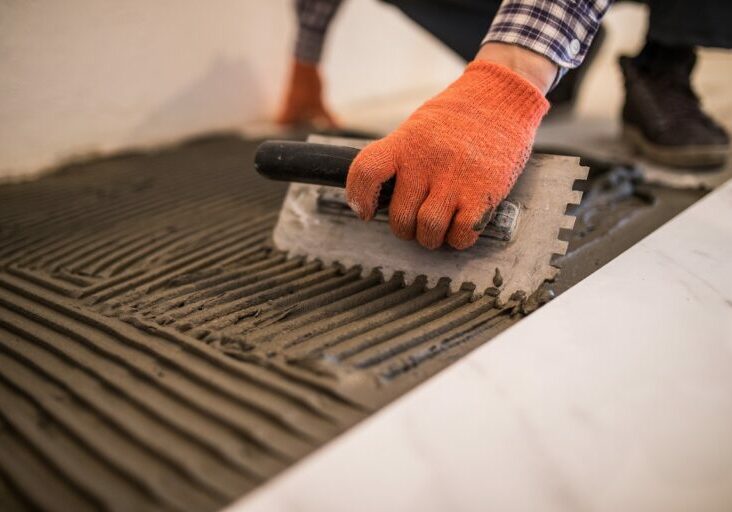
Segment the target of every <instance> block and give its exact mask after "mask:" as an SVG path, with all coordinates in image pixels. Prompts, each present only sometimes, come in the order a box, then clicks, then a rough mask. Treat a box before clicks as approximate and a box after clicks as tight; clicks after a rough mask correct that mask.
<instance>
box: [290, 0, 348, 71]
mask: <svg viewBox="0 0 732 512" xmlns="http://www.w3.org/2000/svg"><path fill="white" fill-rule="evenodd" d="M341 1H342V0H297V2H296V4H295V7H296V11H297V21H298V30H297V39H296V41H295V58H297V60H299V61H301V62H311V63H317V62H318V61H319V60H320V55H321V53H322V51H323V42H324V40H325V32H326V30H327V29H328V25H329V24H330V21H331V20H332V19H333V16H335V13H336V11H337V10H338V7H340V5H341Z"/></svg>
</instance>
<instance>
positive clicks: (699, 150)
mask: <svg viewBox="0 0 732 512" xmlns="http://www.w3.org/2000/svg"><path fill="white" fill-rule="evenodd" d="M622 137H623V141H625V143H626V144H628V145H629V146H630V147H631V148H633V149H634V150H635V151H637V152H638V153H640V154H642V155H644V156H646V157H648V158H649V159H651V160H653V161H655V162H658V163H659V164H663V165H668V166H670V167H717V166H720V165H723V164H724V163H725V162H726V161H727V159H728V158H729V145H726V144H723V145H714V146H711V145H710V146H700V145H689V146H683V147H669V146H660V145H658V144H654V143H653V142H650V141H649V140H648V139H646V138H645V137H644V136H643V133H642V132H641V131H640V130H639V129H638V128H636V127H634V126H629V125H627V124H624V125H623V132H622Z"/></svg>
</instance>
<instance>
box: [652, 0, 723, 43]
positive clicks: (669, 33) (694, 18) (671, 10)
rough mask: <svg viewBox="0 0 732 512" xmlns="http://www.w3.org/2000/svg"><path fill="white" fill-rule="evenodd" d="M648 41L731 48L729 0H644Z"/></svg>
mask: <svg viewBox="0 0 732 512" xmlns="http://www.w3.org/2000/svg"><path fill="white" fill-rule="evenodd" d="M646 3H647V4H648V7H649V8H650V17H649V20H648V36H647V39H648V40H649V41H653V42H656V43H660V44H663V45H664V46H702V47H714V48H732V1H730V0H647V2H646Z"/></svg>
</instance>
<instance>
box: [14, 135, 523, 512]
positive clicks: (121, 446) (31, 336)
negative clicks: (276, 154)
mask: <svg viewBox="0 0 732 512" xmlns="http://www.w3.org/2000/svg"><path fill="white" fill-rule="evenodd" d="M254 147H256V142H247V141H243V140H241V139H238V138H234V137H232V138H226V137H224V138H217V139H211V140H202V141H198V142H196V143H192V144H188V145H186V146H183V147H181V148H173V149H170V150H164V151H161V152H158V153H153V154H150V155H134V154H130V155H126V156H124V155H123V156H119V157H115V158H111V159H108V160H101V161H96V162H92V163H89V164H86V165H77V166H74V167H73V168H70V169H67V170H65V171H61V172H58V173H56V174H53V175H50V176H47V177H45V178H43V179H41V180H39V181H36V182H32V183H26V184H18V185H7V186H4V187H2V188H0V219H2V221H1V222H0V263H1V265H2V269H1V271H0V366H2V373H1V374H0V484H1V485H0V505H2V504H3V503H6V502H8V503H11V504H12V506H13V507H18V508H20V507H22V506H23V505H40V506H41V507H42V508H47V509H59V510H71V509H73V510H85V509H88V508H92V509H93V508H98V507H101V508H106V509H124V510H142V509H171V510H215V509H217V508H219V507H220V506H222V505H225V504H227V503H229V502H231V501H232V500H234V499H235V498H238V497H240V496H242V495H243V494H245V493H246V492H248V491H249V490H251V489H252V488H253V487H255V486H257V485H259V484H260V483H261V482H263V481H265V480H266V479H268V478H270V477H271V476H272V475H274V474H276V473H277V472H279V471H280V470H282V469H283V468H285V467H287V466H288V465H290V464H291V463H292V462H294V461H296V460H298V459H299V458H301V457H302V456H304V455H305V454H307V453H309V452H310V451H311V450H313V449H314V448H315V447H317V446H320V445H322V444H323V443H325V442H326V441H328V440H329V439H331V438H333V437H334V436H335V435H337V434H338V433H340V432H342V431H343V430H344V429H346V428H347V427H348V426H350V425H352V424H353V423H354V422H356V421H358V420H360V419H362V418H364V417H366V416H367V415H368V414H369V412H370V411H372V410H374V409H376V408H378V407H380V406H381V405H383V404H385V403H387V402H388V401H390V400H391V399H392V398H394V397H395V396H397V395H398V394H400V393H401V392H403V391H404V390H405V389H409V388H411V387H412V386H414V385H415V384H416V383H418V382H420V381H422V380H423V379H425V378H426V377H427V376H429V375H431V374H433V373H434V372H436V371H438V370H440V369H441V368H444V367H445V366H446V365H448V364H449V363H450V362H451V361H452V360H454V359H455V358H457V357H459V356H460V355H462V354H464V353H465V352H467V351H468V350H470V349H471V348H473V347H475V346H477V345H478V344H479V343H481V342H482V341H484V340H485V339H487V337H490V335H492V334H493V333H495V332H497V331H499V330H501V329H503V328H504V327H505V326H507V325H510V324H511V323H512V322H514V321H515V320H516V319H517V318H518V317H519V316H520V315H513V316H512V310H511V307H508V308H504V309H499V308H495V307H494V299H493V298H491V297H483V298H482V299H479V300H477V301H473V300H472V292H471V291H469V290H460V291H458V292H457V293H450V290H449V287H448V286H447V283H444V282H441V283H440V284H438V285H437V286H436V287H432V288H428V287H427V286H426V285H425V281H424V280H422V279H418V280H417V281H415V282H414V283H410V284H408V285H405V283H404V282H403V280H402V278H401V276H399V275H395V276H394V277H393V278H390V279H389V280H387V281H384V280H383V279H382V277H381V276H380V275H379V274H378V273H371V274H368V275H364V276H361V275H360V273H359V270H358V269H344V268H341V267H339V266H337V265H330V266H326V265H323V264H322V263H320V262H318V261H313V262H306V261H304V260H303V259H301V258H294V259H293V258H290V259H288V258H287V257H286V255H285V254H283V253H278V252H276V251H272V250H270V249H269V248H268V244H267V239H268V237H269V236H270V233H271V230H272V226H273V224H274V222H275V220H276V218H277V213H278V211H279V207H280V203H281V199H282V195H283V193H284V189H285V187H284V186H283V185H281V184H275V183H270V182H266V181H265V180H263V179H261V178H259V177H257V176H256V175H255V174H254V172H253V169H252V168H251V162H252V160H253V158H252V157H253V150H254ZM0 508H4V507H3V506H0Z"/></svg>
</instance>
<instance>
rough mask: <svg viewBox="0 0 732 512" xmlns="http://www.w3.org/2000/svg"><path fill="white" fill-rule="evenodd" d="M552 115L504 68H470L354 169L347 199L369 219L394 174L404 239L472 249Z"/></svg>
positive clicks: (397, 225)
mask: <svg viewBox="0 0 732 512" xmlns="http://www.w3.org/2000/svg"><path fill="white" fill-rule="evenodd" d="M548 108H549V103H548V102H547V100H546V99H545V98H544V96H543V94H542V93H541V91H540V90H539V89H537V88H536V87H535V86H534V85H532V83H530V82H529V81H528V80H526V79H525V78H523V77H522V76H520V75H519V74H517V73H515V72H514V71H511V70H510V69H508V68H507V67H505V66H502V65H500V64H495V63H491V62H487V61H483V60H476V61H473V62H471V63H470V64H469V65H468V66H467V68H466V69H465V72H464V73H463V75H462V76H461V77H460V78H459V79H458V80H456V81H455V82H453V83H452V84H451V85H450V86H449V87H448V88H447V89H446V90H445V91H443V92H442V93H440V94H439V95H437V96H436V97H434V98H433V99H431V100H429V101H427V102H426V103H425V104H424V105H422V106H421V107H420V108H419V109H417V111H416V112H414V113H413V114H412V115H411V116H410V117H409V118H408V119H407V120H406V121H404V122H403V123H402V124H401V125H400V126H399V127H398V128H397V129H396V130H395V131H394V132H392V133H391V134H390V135H388V136H387V137H385V138H383V139H380V140H378V141H375V142H373V143H371V144H369V145H368V146H366V147H365V148H364V149H363V150H361V152H360V153H359V154H358V156H357V157H356V159H355V160H354V161H353V163H352V164H351V167H350V169H349V172H348V180H347V183H346V197H347V198H348V202H349V205H350V206H351V208H352V209H353V210H354V211H355V212H356V213H357V214H358V215H359V216H360V217H361V218H362V219H364V220H369V219H371V218H372V217H373V216H374V213H375V209H376V202H377V198H378V195H379V190H380V188H381V184H382V183H383V182H385V181H386V180H388V179H389V178H391V177H392V176H394V175H396V187H395V190H394V195H393V196H392V201H391V204H390V206H389V223H390V225H391V229H392V231H393V232H394V234H396V236H398V237H399V238H402V239H405V240H411V239H413V238H415V236H416V238H417V240H418V241H419V243H420V244H422V245H423V246H425V247H427V248H430V249H436V248H437V247H440V246H441V245H442V244H443V242H444V241H445V240H447V242H448V243H449V244H450V245H451V246H452V247H454V248H456V249H466V248H468V247H470V246H472V245H473V244H475V242H476V241H477V239H478V235H479V233H480V231H482V229H483V228H484V227H485V223H486V221H487V216H488V214H489V213H490V212H491V210H492V209H494V208H495V207H496V206H497V205H498V204H499V203H500V202H501V201H502V200H503V199H504V198H505V197H506V196H507V195H508V193H509V191H510V190H511V188H512V187H513V185H514V183H515V182H516V178H517V177H518V175H519V173H520V172H521V171H522V170H523V167H524V165H525V164H526V161H527V159H528V157H529V154H530V152H531V146H532V144H533V141H534V134H535V132H536V129H537V127H538V126H539V122H540V121H541V119H542V117H543V116H544V114H546V112H547V110H548Z"/></svg>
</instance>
